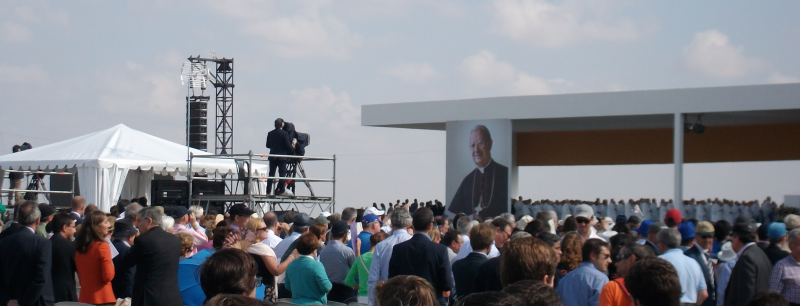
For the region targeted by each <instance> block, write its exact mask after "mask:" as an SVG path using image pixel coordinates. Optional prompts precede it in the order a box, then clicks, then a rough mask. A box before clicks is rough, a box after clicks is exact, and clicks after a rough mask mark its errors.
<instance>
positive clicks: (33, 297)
mask: <svg viewBox="0 0 800 306" xmlns="http://www.w3.org/2000/svg"><path fill="white" fill-rule="evenodd" d="M17 210H19V212H18V214H17V222H18V223H19V224H20V229H19V231H17V233H15V234H13V235H11V236H8V237H6V238H5V239H3V241H0V258H2V261H0V305H8V304H11V305H14V303H16V304H18V305H36V306H45V305H50V306H52V305H53V304H55V302H54V301H53V300H54V298H53V282H52V279H51V275H50V273H51V269H52V265H51V261H52V260H53V257H52V244H51V243H50V240H47V239H46V238H43V237H42V236H39V235H37V234H36V228H37V227H38V226H39V220H40V216H41V212H39V207H38V206H37V205H36V202H33V201H25V202H24V203H22V204H20V205H19V206H18V207H17ZM9 302H10V303H9Z"/></svg>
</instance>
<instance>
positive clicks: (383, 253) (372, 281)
mask: <svg viewBox="0 0 800 306" xmlns="http://www.w3.org/2000/svg"><path fill="white" fill-rule="evenodd" d="M391 221H392V235H391V236H389V237H388V238H386V239H384V240H383V241H381V242H380V243H378V245H376V246H375V251H374V252H373V253H372V265H371V266H370V267H369V280H368V281H367V288H368V291H369V292H368V295H369V304H370V305H375V286H376V285H377V284H378V282H381V281H385V280H387V279H389V260H391V258H392V251H393V248H394V246H395V245H397V244H399V243H401V242H405V241H408V240H409V239H411V235H410V234H409V233H408V230H407V229H408V226H409V225H410V224H411V214H410V213H409V212H408V209H407V208H403V207H400V208H397V209H395V210H394V211H393V212H392V219H391Z"/></svg>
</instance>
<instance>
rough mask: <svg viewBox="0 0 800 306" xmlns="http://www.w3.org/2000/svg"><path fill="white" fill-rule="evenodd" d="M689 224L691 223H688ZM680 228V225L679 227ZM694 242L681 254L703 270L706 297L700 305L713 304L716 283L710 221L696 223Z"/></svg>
mask: <svg viewBox="0 0 800 306" xmlns="http://www.w3.org/2000/svg"><path fill="white" fill-rule="evenodd" d="M688 224H691V223H688ZM681 226H683V225H681ZM679 228H680V227H679ZM694 240H695V243H694V245H693V246H692V247H691V248H689V249H688V250H686V251H685V252H683V255H686V256H689V257H690V258H692V259H694V260H695V261H696V262H697V264H699V265H700V270H702V271H703V278H705V280H706V290H707V292H708V298H706V299H705V300H704V301H703V304H702V306H714V305H716V303H717V300H716V292H717V290H716V284H715V281H714V276H715V275H714V266H713V264H712V261H711V253H710V252H711V249H712V248H713V246H714V225H713V224H711V222H708V221H703V222H700V223H698V224H697V229H696V230H695V239H694Z"/></svg>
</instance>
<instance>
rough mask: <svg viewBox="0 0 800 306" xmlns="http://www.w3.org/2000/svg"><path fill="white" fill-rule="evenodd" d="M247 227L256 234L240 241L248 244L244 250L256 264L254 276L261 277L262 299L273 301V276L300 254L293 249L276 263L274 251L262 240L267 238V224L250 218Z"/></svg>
mask: <svg viewBox="0 0 800 306" xmlns="http://www.w3.org/2000/svg"><path fill="white" fill-rule="evenodd" d="M247 229H249V230H251V231H254V232H255V233H256V236H255V238H253V240H251V241H242V243H245V244H247V245H248V246H247V248H245V249H244V251H246V252H247V254H249V255H250V256H251V257H253V259H254V260H255V261H256V266H258V272H257V273H256V276H257V277H261V283H262V284H264V300H265V301H269V302H272V303H275V302H276V301H277V300H278V290H277V287H276V285H277V283H276V282H275V277H276V276H278V275H281V274H283V272H284V271H286V267H288V266H289V264H290V263H292V261H294V260H295V259H297V257H299V256H300V255H299V254H298V253H297V250H295V251H294V252H292V255H289V257H287V258H286V260H284V261H283V262H282V263H280V264H278V259H277V256H276V255H275V251H273V250H272V248H271V247H269V246H268V245H267V244H265V243H263V242H262V241H264V239H267V224H266V223H264V219H261V218H250V221H248V222H247Z"/></svg>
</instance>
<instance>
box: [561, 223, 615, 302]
mask: <svg viewBox="0 0 800 306" xmlns="http://www.w3.org/2000/svg"><path fill="white" fill-rule="evenodd" d="M579 227H580V225H579ZM581 255H582V257H583V263H581V265H580V266H579V267H578V268H577V269H575V270H572V272H569V273H567V275H565V276H564V277H563V278H562V279H561V282H559V284H558V288H556V292H558V295H559V296H561V301H562V302H563V303H564V306H585V305H598V304H599V303H600V292H601V291H602V290H603V286H605V285H606V283H608V276H606V275H605V274H604V272H606V271H608V264H610V263H611V250H610V246H609V244H608V242H605V241H604V240H601V239H589V240H586V242H584V243H583V248H582V249H581Z"/></svg>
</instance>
